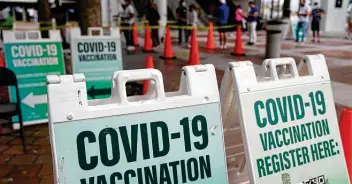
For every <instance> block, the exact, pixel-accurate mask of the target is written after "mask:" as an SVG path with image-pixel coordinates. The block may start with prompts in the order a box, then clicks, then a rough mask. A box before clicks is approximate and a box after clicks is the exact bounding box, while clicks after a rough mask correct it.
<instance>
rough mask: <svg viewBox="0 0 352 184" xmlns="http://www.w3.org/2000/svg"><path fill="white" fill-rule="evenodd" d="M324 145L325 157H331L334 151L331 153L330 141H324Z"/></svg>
mask: <svg viewBox="0 0 352 184" xmlns="http://www.w3.org/2000/svg"><path fill="white" fill-rule="evenodd" d="M323 145H324V155H325V157H331V155H332V153H331V150H330V149H331V148H330V143H329V142H328V141H324V142H323Z"/></svg>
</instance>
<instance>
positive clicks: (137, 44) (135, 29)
mask: <svg viewBox="0 0 352 184" xmlns="http://www.w3.org/2000/svg"><path fill="white" fill-rule="evenodd" d="M132 35H133V45H134V46H136V47H137V46H139V42H138V32H137V26H136V23H135V22H133V29H132Z"/></svg>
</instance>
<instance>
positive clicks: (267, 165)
mask: <svg viewBox="0 0 352 184" xmlns="http://www.w3.org/2000/svg"><path fill="white" fill-rule="evenodd" d="M264 163H265V170H266V174H267V175H272V174H273V173H274V172H273V171H272V170H271V163H270V156H266V157H264Z"/></svg>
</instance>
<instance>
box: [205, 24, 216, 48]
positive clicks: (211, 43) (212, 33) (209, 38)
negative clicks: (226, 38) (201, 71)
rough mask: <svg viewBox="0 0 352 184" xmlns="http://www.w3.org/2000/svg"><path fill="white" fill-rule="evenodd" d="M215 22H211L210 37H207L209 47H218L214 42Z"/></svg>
mask: <svg viewBox="0 0 352 184" xmlns="http://www.w3.org/2000/svg"><path fill="white" fill-rule="evenodd" d="M213 29H214V28H213V22H209V30H208V39H207V46H206V48H207V49H216V47H215V43H214V30H213Z"/></svg>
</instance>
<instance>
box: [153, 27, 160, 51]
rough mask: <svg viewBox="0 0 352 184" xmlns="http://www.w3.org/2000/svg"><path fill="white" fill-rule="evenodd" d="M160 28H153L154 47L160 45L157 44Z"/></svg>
mask: <svg viewBox="0 0 352 184" xmlns="http://www.w3.org/2000/svg"><path fill="white" fill-rule="evenodd" d="M158 31H159V30H158V29H152V42H153V47H156V46H158V44H157V38H156V36H157V35H156V33H157V32H158Z"/></svg>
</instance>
